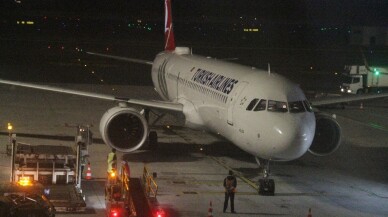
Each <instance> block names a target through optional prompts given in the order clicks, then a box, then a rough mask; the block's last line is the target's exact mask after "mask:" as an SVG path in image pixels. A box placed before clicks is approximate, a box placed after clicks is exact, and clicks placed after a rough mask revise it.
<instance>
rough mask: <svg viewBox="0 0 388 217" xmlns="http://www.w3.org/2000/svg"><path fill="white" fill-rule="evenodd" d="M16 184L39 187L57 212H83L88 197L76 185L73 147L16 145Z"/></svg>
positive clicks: (76, 165)
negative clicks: (29, 184) (24, 183)
mask: <svg viewBox="0 0 388 217" xmlns="http://www.w3.org/2000/svg"><path fill="white" fill-rule="evenodd" d="M15 150H16V153H15V169H14V172H13V177H14V180H13V181H14V182H23V181H26V182H31V183H32V185H31V186H26V187H30V188H33V187H35V186H37V185H40V186H41V188H42V191H41V193H42V194H44V195H46V196H47V198H48V199H49V201H50V202H51V203H52V204H53V205H54V207H55V209H56V211H57V212H84V211H85V210H86V203H85V197H84V196H83V195H82V193H81V192H82V190H81V189H80V187H77V185H76V178H77V176H76V174H77V171H78V170H77V168H78V164H77V162H78V161H77V156H78V155H77V153H76V151H74V150H73V148H72V147H67V146H51V145H50V146H49V145H37V146H33V145H29V144H23V143H17V145H16V148H15Z"/></svg>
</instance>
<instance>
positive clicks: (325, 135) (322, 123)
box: [309, 113, 341, 156]
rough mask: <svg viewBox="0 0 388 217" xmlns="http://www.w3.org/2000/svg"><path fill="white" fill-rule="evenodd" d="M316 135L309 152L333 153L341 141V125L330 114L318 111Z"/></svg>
mask: <svg viewBox="0 0 388 217" xmlns="http://www.w3.org/2000/svg"><path fill="white" fill-rule="evenodd" d="M315 118H316V128H315V136H314V139H313V142H312V144H311V146H310V149H309V152H310V153H312V154H314V155H317V156H326V155H329V154H331V153H333V152H334V151H335V150H337V148H338V147H339V145H340V143H341V127H340V125H339V124H338V122H337V121H336V120H335V119H334V118H333V117H332V116H330V115H328V114H323V113H317V114H315Z"/></svg>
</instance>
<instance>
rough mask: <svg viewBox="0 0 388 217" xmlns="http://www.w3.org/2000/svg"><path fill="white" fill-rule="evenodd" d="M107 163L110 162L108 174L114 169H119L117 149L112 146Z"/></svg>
mask: <svg viewBox="0 0 388 217" xmlns="http://www.w3.org/2000/svg"><path fill="white" fill-rule="evenodd" d="M107 163H108V170H107V172H108V176H109V174H110V173H111V172H112V171H117V169H116V166H117V156H116V149H115V148H112V151H111V152H110V153H109V154H108V158H107Z"/></svg>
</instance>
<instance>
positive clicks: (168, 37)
mask: <svg viewBox="0 0 388 217" xmlns="http://www.w3.org/2000/svg"><path fill="white" fill-rule="evenodd" d="M164 4H165V7H164V8H165V10H166V11H165V18H164V19H165V20H164V25H165V26H164V37H165V45H164V49H165V50H167V51H173V50H175V39H174V32H173V31H172V16H171V2H170V0H165V2H164Z"/></svg>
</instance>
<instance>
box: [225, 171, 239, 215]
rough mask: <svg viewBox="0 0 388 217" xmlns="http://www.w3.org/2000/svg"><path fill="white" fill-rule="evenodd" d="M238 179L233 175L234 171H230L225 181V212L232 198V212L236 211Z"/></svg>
mask: <svg viewBox="0 0 388 217" xmlns="http://www.w3.org/2000/svg"><path fill="white" fill-rule="evenodd" d="M236 187H237V179H236V177H235V176H234V175H233V171H232V170H229V175H228V176H227V177H226V178H225V179H224V188H225V201H224V212H225V211H226V209H227V208H228V201H229V198H230V211H231V212H232V213H236V212H235V211H234V194H235V193H236Z"/></svg>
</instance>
